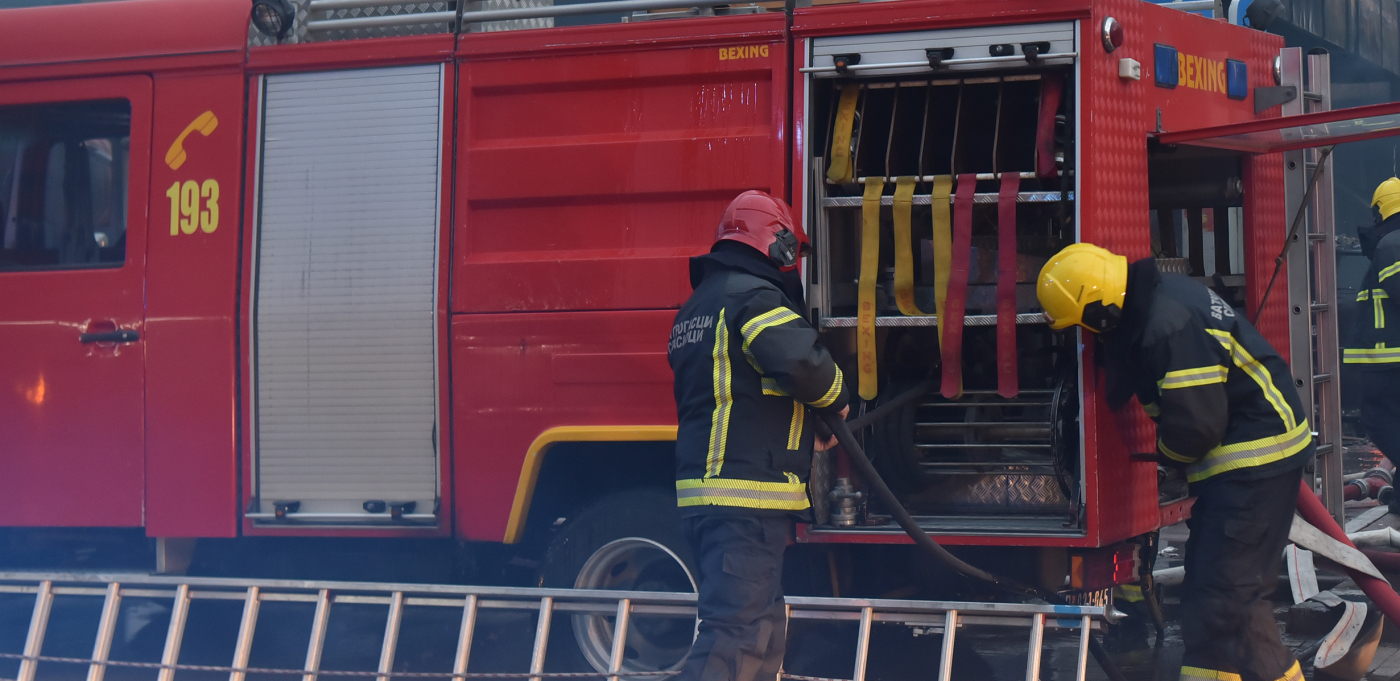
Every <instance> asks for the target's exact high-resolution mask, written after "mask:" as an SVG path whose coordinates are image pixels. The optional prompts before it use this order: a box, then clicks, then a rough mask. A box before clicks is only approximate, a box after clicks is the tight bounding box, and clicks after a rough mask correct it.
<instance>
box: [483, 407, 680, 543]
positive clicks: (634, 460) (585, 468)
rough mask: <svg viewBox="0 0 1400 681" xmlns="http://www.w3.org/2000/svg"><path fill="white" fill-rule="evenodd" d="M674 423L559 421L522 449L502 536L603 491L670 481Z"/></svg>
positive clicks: (530, 528)
mask: <svg viewBox="0 0 1400 681" xmlns="http://www.w3.org/2000/svg"><path fill="white" fill-rule="evenodd" d="M675 441H676V427H675V426H559V427H555V428H550V429H548V430H545V431H544V432H542V433H540V434H539V436H537V437H536V438H535V440H534V442H531V443H530V447H529V448H528V449H527V450H526V452H525V460H524V461H523V463H522V464H521V467H520V478H519V480H518V481H517V483H516V489H515V496H514V500H513V501H512V503H511V509H510V516H509V519H508V520H507V523H506V531H505V537H504V541H505V543H507V544H519V543H521V542H523V541H525V540H526V539H527V538H530V537H533V536H535V535H537V534H538V533H541V532H543V531H544V530H545V529H546V528H548V527H549V525H550V524H551V523H552V521H553V520H554V518H555V517H558V516H557V515H556V514H559V513H568V512H570V511H572V510H574V509H577V508H579V507H581V506H582V505H584V504H587V503H588V502H589V501H590V500H592V499H596V498H598V497H601V496H603V495H606V494H610V493H613V492H617V491H621V490H625V489H628V488H632V487H641V486H652V485H655V486H668V485H669V484H670V483H671V482H672V481H673V480H674V471H675Z"/></svg>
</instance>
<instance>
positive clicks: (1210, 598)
mask: <svg viewBox="0 0 1400 681" xmlns="http://www.w3.org/2000/svg"><path fill="white" fill-rule="evenodd" d="M1397 184H1400V182H1397ZM1397 280H1400V277H1397ZM1036 295H1037V297H1038V298H1039V300H1040V304H1041V306H1042V307H1043V308H1044V309H1045V315H1046V318H1047V320H1048V321H1049V322H1050V325H1051V326H1052V327H1053V328H1056V329H1064V328H1067V327H1069V326H1072V325H1075V324H1078V325H1079V326H1082V327H1084V328H1085V329H1088V330H1089V331H1092V332H1094V333H1095V334H1098V336H1099V338H1100V339H1101V340H1102V347H1101V349H1100V356H1101V357H1103V361H1104V371H1105V378H1106V379H1107V386H1108V395H1107V397H1108V401H1109V406H1111V407H1113V408H1114V409H1118V408H1121V407H1122V406H1124V405H1126V404H1127V402H1128V401H1129V399H1130V398H1132V397H1137V399H1138V402H1139V403H1140V404H1141V405H1142V408H1143V409H1144V410H1145V411H1146V412H1147V415H1148V416H1150V417H1151V418H1152V420H1153V421H1155V422H1156V423H1157V436H1158V440H1157V450H1158V455H1159V457H1160V458H1161V459H1163V460H1164V461H1165V462H1166V463H1167V464H1169V465H1174V466H1178V467H1184V468H1185V472H1186V479H1187V481H1188V482H1189V483H1190V486H1191V494H1192V495H1193V496H1195V497H1196V504H1195V506H1194V507H1193V508H1192V510H1191V519H1190V520H1188V521H1187V525H1188V527H1190V529H1191V536H1190V539H1188V540H1187V542H1186V557H1185V561H1186V581H1185V594H1184V596H1183V597H1182V627H1181V631H1182V637H1183V639H1184V642H1185V647H1186V650H1185V654H1184V656H1183V658H1182V667H1181V679H1182V681H1188V680H1190V681H1196V680H1198V679H1199V680H1205V679H1212V680H1217V681H1302V678H1303V674H1302V671H1301V670H1300V668H1299V666H1298V662H1297V660H1296V659H1295V658H1294V656H1293V654H1292V653H1291V652H1289V650H1288V648H1286V647H1284V646H1283V644H1282V643H1281V642H1280V640H1279V633H1278V627H1277V625H1276V624H1275V622H1274V615H1273V607H1272V605H1271V603H1270V601H1269V595H1270V594H1271V593H1272V592H1273V591H1274V588H1275V587H1276V586H1277V582H1278V579H1277V575H1278V573H1279V567H1280V565H1279V562H1280V561H1281V560H1282V557H1283V547H1284V546H1285V545H1286V544H1287V543H1288V530H1289V527H1290V525H1291V523H1292V519H1293V510H1294V506H1295V503H1296V501H1297V494H1298V486H1299V481H1300V480H1301V476H1302V468H1303V466H1304V464H1306V463H1307V461H1308V459H1309V458H1310V457H1311V456H1312V452H1313V445H1312V435H1311V432H1310V431H1309V429H1308V422H1307V417H1306V414H1305V413H1304V411H1303V406H1302V401H1301V400H1300V399H1299V397H1298V392H1297V390H1295V389H1294V387H1293V382H1292V378H1291V375H1290V373H1289V370H1288V365H1287V364H1286V363H1285V362H1284V361H1283V359H1282V358H1281V357H1279V355H1278V353H1277V352H1275V351H1274V349H1273V348H1272V347H1270V346H1269V344H1268V342H1267V341H1265V340H1264V338H1263V337H1262V336H1260V335H1259V332H1258V331H1256V330H1255V329H1254V327H1253V326H1251V325H1250V324H1249V322H1247V321H1245V319H1244V315H1243V314H1241V313H1240V312H1237V311H1236V310H1235V309H1234V308H1232V307H1231V306H1230V305H1229V303H1227V302H1226V301H1225V300H1223V299H1222V298H1221V297H1220V296H1218V295H1216V294H1215V292H1214V291H1211V290H1210V289H1209V288H1206V287H1205V286H1203V285H1202V284H1200V283H1198V282H1196V281H1195V280H1193V279H1191V278H1190V277H1186V276H1183V275H1179V274H1164V273H1162V272H1160V271H1159V270H1158V269H1157V265H1156V262H1155V261H1154V260H1153V259H1151V258H1146V259H1143V260H1139V261H1137V262H1134V263H1132V264H1129V263H1128V261H1127V259H1126V258H1124V257H1123V256H1121V255H1116V254H1114V253H1111V252H1109V251H1107V250H1105V249H1103V248H1099V247H1098V246H1094V245H1092V244H1074V245H1071V246H1069V247H1067V248H1065V249H1064V250H1062V251H1060V252H1059V253H1058V254H1057V255H1055V256H1054V257H1053V258H1051V259H1050V261H1049V262H1048V263H1046V265H1045V267H1044V268H1043V269H1041V271H1040V278H1039V281H1038V282H1037V285H1036Z"/></svg>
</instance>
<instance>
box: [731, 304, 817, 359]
mask: <svg viewBox="0 0 1400 681" xmlns="http://www.w3.org/2000/svg"><path fill="white" fill-rule="evenodd" d="M801 318H802V317H800V316H798V314H797V313H796V312H793V311H792V310H789V309H787V308H785V307H779V308H774V309H772V310H769V311H767V312H764V313H763V314H761V315H758V316H757V317H754V318H753V319H750V320H749V321H748V322H747V323H746V324H744V325H743V326H742V327H740V328H739V335H741V336H743V337H744V352H748V351H749V344H750V343H753V340H754V339H755V338H758V334H760V333H763V330H764V329H766V328H768V327H770V326H778V325H780V324H786V323H788V322H790V321H793V320H796V319H801Z"/></svg>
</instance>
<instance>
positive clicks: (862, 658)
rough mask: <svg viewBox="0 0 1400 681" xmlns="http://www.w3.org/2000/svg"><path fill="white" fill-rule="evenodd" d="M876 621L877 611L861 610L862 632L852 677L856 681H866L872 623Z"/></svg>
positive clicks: (859, 635)
mask: <svg viewBox="0 0 1400 681" xmlns="http://www.w3.org/2000/svg"><path fill="white" fill-rule="evenodd" d="M874 619H875V609H874V608H872V607H870V606H866V607H864V608H861V609H860V630H859V631H858V633H857V639H856V668H855V674H854V675H853V676H852V677H851V678H852V679H854V681H865V665H866V663H867V662H868V661H869V659H870V623H871V622H872V621H874Z"/></svg>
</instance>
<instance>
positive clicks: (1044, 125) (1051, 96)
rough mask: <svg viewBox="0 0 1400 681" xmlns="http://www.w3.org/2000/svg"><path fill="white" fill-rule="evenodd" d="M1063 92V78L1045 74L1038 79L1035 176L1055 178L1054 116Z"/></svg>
mask: <svg viewBox="0 0 1400 681" xmlns="http://www.w3.org/2000/svg"><path fill="white" fill-rule="evenodd" d="M1064 90H1065V80H1064V76H1063V75H1061V74H1058V73H1047V74H1045V75H1044V76H1042V77H1041V79H1040V118H1039V119H1038V120H1037V121H1036V126H1035V175H1036V177H1040V178H1047V177H1054V176H1055V114H1056V113H1058V112H1059V111H1060V96H1061V94H1062V93H1064Z"/></svg>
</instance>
